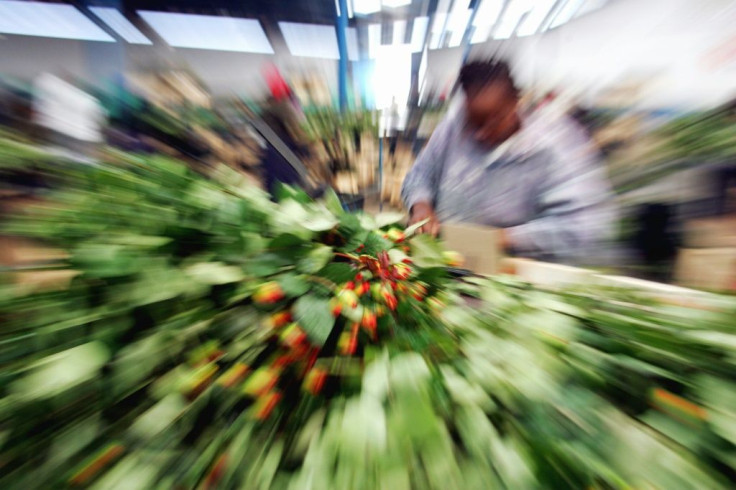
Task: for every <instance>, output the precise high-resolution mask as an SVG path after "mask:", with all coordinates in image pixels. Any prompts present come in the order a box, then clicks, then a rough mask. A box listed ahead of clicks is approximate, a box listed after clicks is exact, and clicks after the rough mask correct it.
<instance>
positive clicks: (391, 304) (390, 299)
mask: <svg viewBox="0 0 736 490" xmlns="http://www.w3.org/2000/svg"><path fill="white" fill-rule="evenodd" d="M383 302H384V303H386V306H388V309H389V310H391V311H393V310H395V309H396V307H397V306H398V304H399V302H398V300H397V299H396V296H395V295H394V293H393V291H391V289H390V288H384V289H383Z"/></svg>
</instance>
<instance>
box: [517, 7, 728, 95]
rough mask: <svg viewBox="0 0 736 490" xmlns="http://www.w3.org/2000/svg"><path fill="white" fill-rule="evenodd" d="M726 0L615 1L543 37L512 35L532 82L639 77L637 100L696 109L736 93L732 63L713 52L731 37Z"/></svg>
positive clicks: (575, 84)
mask: <svg viewBox="0 0 736 490" xmlns="http://www.w3.org/2000/svg"><path fill="white" fill-rule="evenodd" d="M734 7H736V5H735V4H734V3H733V2H730V1H727V0H697V1H693V0H618V1H613V2H611V3H610V4H609V5H608V6H606V7H604V8H603V9H601V10H599V11H597V12H594V13H591V14H589V15H588V16H585V17H582V18H579V19H576V20H574V21H572V22H571V23H569V24H567V25H564V26H562V27H560V28H558V29H556V30H553V31H550V32H548V33H545V34H544V35H542V36H537V37H530V38H524V39H519V40H516V41H515V46H514V48H515V49H514V52H515V55H514V56H515V61H516V62H517V64H518V67H519V73H520V75H521V77H522V80H523V81H524V82H525V83H527V84H529V83H535V84H548V85H550V86H557V87H569V88H573V89H575V88H579V89H582V88H583V87H585V89H586V90H587V91H588V93H589V94H590V93H592V94H595V93H596V92H599V91H602V90H604V89H606V88H607V87H610V86H611V85H616V84H619V83H622V84H636V83H639V82H641V83H643V87H642V92H641V93H640V94H639V95H640V99H639V100H638V101H632V102H638V103H640V105H644V106H649V107H681V108H693V107H698V106H710V105H713V104H717V103H719V102H722V101H724V100H726V99H728V98H729V97H733V96H734V95H736V92H735V90H734V89H736V83H734V82H736V63H735V62H734V60H733V59H732V61H731V62H730V64H728V63H726V64H722V65H721V66H715V65H714V64H713V63H712V62H713V60H712V53H713V52H714V50H716V49H717V48H718V47H719V46H722V45H724V43H726V42H728V41H729V39H730V40H731V41H730V42H731V43H732V44H733V43H734V41H736V37H734V35H735V34H736V8H734Z"/></svg>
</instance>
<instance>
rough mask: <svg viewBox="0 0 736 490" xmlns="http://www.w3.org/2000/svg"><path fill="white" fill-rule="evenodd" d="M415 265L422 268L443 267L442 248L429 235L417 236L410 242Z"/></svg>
mask: <svg viewBox="0 0 736 490" xmlns="http://www.w3.org/2000/svg"><path fill="white" fill-rule="evenodd" d="M409 245H410V246H411V252H412V254H411V256H412V260H414V263H415V264H417V265H419V266H421V267H442V266H444V265H445V261H444V260H443V258H442V246H441V245H440V244H439V243H438V242H437V240H435V239H434V238H432V237H431V236H429V235H417V236H415V237H413V238H412V239H411V240H409Z"/></svg>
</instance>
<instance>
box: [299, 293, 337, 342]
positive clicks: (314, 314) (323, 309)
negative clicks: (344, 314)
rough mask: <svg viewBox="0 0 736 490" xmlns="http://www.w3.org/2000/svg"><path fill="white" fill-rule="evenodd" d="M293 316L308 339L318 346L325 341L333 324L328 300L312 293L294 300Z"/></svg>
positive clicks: (333, 320)
mask: <svg viewBox="0 0 736 490" xmlns="http://www.w3.org/2000/svg"><path fill="white" fill-rule="evenodd" d="M294 316H295V319H296V321H297V323H298V324H299V326H301V327H302V328H303V329H304V331H305V332H306V333H307V336H308V337H309V339H310V340H311V341H312V342H313V343H314V344H316V345H318V346H319V347H322V345H323V344H324V343H325V342H326V341H327V338H328V337H329V336H330V333H331V332H332V327H333V326H334V325H335V317H333V316H332V312H331V311H330V303H329V301H328V300H327V299H325V298H320V297H318V296H315V295H313V294H308V295H306V296H302V297H301V298H299V299H298V300H297V301H296V303H295V304H294Z"/></svg>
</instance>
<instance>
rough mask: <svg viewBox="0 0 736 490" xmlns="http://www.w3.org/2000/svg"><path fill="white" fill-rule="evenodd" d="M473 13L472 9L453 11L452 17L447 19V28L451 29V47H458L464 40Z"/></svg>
mask: <svg viewBox="0 0 736 490" xmlns="http://www.w3.org/2000/svg"><path fill="white" fill-rule="evenodd" d="M472 15H473V11H472V10H471V9H463V10H453V11H452V13H451V14H450V18H449V19H447V30H448V31H450V42H449V44H448V46H449V47H451V48H456V47H458V46H460V44H461V43H462V42H463V37H465V30H466V29H467V28H468V22H470V17H471V16H472Z"/></svg>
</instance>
